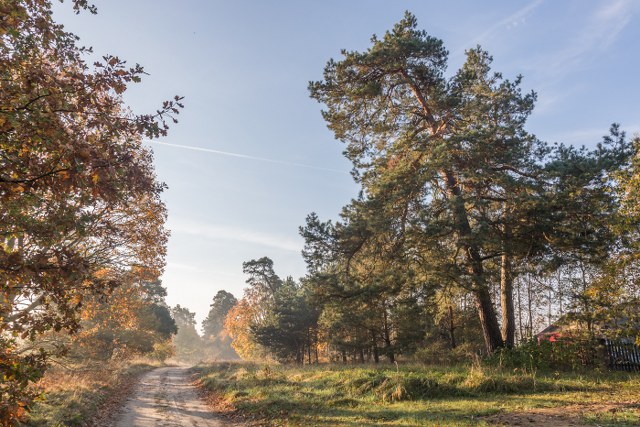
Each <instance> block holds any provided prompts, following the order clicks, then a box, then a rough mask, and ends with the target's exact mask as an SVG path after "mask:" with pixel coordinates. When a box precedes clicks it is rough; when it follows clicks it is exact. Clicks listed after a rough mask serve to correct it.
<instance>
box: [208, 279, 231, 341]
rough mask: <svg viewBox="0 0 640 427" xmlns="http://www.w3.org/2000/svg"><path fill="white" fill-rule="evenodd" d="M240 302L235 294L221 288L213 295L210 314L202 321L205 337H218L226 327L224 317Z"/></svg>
mask: <svg viewBox="0 0 640 427" xmlns="http://www.w3.org/2000/svg"><path fill="white" fill-rule="evenodd" d="M237 303H238V300H237V299H236V297H234V296H233V294H231V293H229V292H227V291H224V290H221V291H218V293H217V294H216V295H215V296H214V297H213V302H212V303H211V309H210V310H209V314H208V315H207V317H206V318H205V319H204V321H203V322H202V333H203V335H204V336H205V337H208V336H213V337H216V336H218V334H220V332H221V331H222V330H223V329H224V319H225V318H226V317H227V313H229V310H231V309H232V308H233V306H234V305H236V304H237Z"/></svg>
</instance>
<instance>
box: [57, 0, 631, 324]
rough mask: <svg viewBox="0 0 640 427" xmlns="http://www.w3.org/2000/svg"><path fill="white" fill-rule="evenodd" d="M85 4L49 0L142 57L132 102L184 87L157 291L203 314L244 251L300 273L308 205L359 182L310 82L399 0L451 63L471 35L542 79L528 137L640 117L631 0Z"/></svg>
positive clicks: (163, 167)
mask: <svg viewBox="0 0 640 427" xmlns="http://www.w3.org/2000/svg"><path fill="white" fill-rule="evenodd" d="M94 3H95V4H96V5H97V6H98V10H99V13H98V15H95V16H93V15H90V14H88V13H82V14H80V15H79V16H76V15H74V14H73V13H72V11H71V7H70V5H69V4H68V3H64V4H62V5H58V4H57V3H56V4H55V6H54V7H55V14H54V18H55V19H56V20H57V21H58V22H61V23H63V24H65V27H66V28H67V29H68V30H70V31H72V32H74V33H76V34H77V35H79V36H80V43H81V44H83V45H87V46H93V48H94V51H95V52H96V54H99V55H102V54H106V53H109V54H114V55H118V56H119V57H121V58H122V59H126V60H127V61H129V62H130V63H132V64H133V63H140V64H142V65H143V66H144V67H145V69H146V71H147V72H148V73H149V76H147V77H146V78H145V79H144V80H143V82H142V83H141V84H139V85H134V86H132V87H131V88H130V89H129V90H128V91H127V93H126V94H125V99H126V101H127V103H128V105H129V106H130V107H131V108H132V109H133V110H134V111H136V112H141V113H142V112H151V111H155V109H156V108H157V107H158V106H159V104H160V102H161V101H162V100H164V99H168V98H171V97H172V96H173V95H175V94H179V95H183V96H185V100H184V103H185V109H184V111H183V112H182V114H181V115H180V117H179V119H180V123H179V124H177V125H174V126H173V127H172V129H171V131H170V134H169V136H168V137H166V138H163V139H162V140H161V142H163V143H164V144H152V147H153V150H154V153H155V159H156V169H157V174H158V178H159V179H160V180H162V181H164V182H166V183H167V184H168V186H169V190H167V192H166V193H165V195H164V199H165V201H166V204H167V207H168V210H169V222H168V227H169V228H170V229H171V230H172V236H171V239H170V242H169V250H168V257H167V268H166V271H165V274H164V276H163V283H164V285H165V286H166V287H167V289H168V292H169V295H168V298H167V300H168V302H169V304H171V305H175V304H181V305H184V306H187V307H189V308H190V309H191V310H193V311H196V312H197V318H198V319H199V320H202V319H203V318H204V317H205V316H206V313H207V312H208V307H209V304H210V303H211V300H212V298H213V296H214V295H215V293H216V292H217V291H218V290H220V289H225V290H228V291H230V292H232V293H234V294H235V295H236V296H237V297H240V296H241V294H242V290H243V288H244V286H245V283H244V280H245V278H244V277H243V275H242V262H243V261H247V260H250V259H253V258H258V257H262V256H269V257H271V258H272V259H273V260H274V262H275V268H276V272H277V273H278V274H280V275H281V276H283V277H284V276H287V275H292V276H294V277H296V278H297V277H300V276H302V275H304V272H305V269H304V263H303V261H302V258H301V256H300V250H301V248H302V244H303V242H302V240H301V239H300V237H299V236H298V226H300V225H302V224H303V223H304V219H305V217H306V215H307V214H308V213H310V212H317V213H318V214H319V216H320V217H321V218H323V219H329V218H331V219H335V218H337V216H338V214H339V212H340V209H341V207H342V206H343V205H344V204H346V203H347V202H348V201H349V200H350V199H351V198H352V197H355V196H356V195H357V191H358V187H357V186H356V185H355V184H354V183H353V181H352V179H351V177H350V175H349V173H348V172H349V169H350V164H349V163H348V161H347V160H345V159H344V158H343V156H342V154H341V152H342V150H343V147H342V145H341V143H339V142H337V141H335V140H334V139H333V135H332V134H331V133H330V132H329V131H328V130H327V129H326V126H325V124H324V122H323V120H322V118H321V116H320V110H321V106H320V105H318V104H317V103H316V102H315V101H313V100H311V99H310V98H309V96H308V92H307V89H306V88H307V83H308V81H309V80H318V79H320V78H321V76H322V70H323V67H324V65H325V63H326V61H327V60H328V59H329V58H331V57H333V58H339V56H340V55H339V53H340V49H343V48H345V49H348V50H364V49H366V48H367V47H368V45H369V39H370V37H371V35H372V34H374V33H375V34H383V33H384V32H385V31H386V30H387V29H390V28H391V27H392V26H393V25H394V23H395V22H397V21H398V20H400V19H401V18H402V16H403V14H404V11H405V10H410V11H412V12H413V13H414V14H415V15H416V16H417V18H418V22H419V26H420V27H421V28H423V29H425V30H427V31H428V32H429V33H430V34H431V35H433V36H436V37H439V38H441V39H443V40H444V43H445V46H446V47H447V49H449V51H450V66H449V70H450V72H451V73H454V72H455V70H456V69H457V68H458V66H460V64H461V63H462V62H463V60H464V50H465V49H467V48H470V47H474V46H476V45H477V44H480V45H482V47H483V48H485V49H486V50H488V51H489V52H490V53H491V54H492V55H493V56H494V69H495V70H496V71H500V72H502V73H503V74H504V76H505V77H507V78H514V77H515V76H516V75H517V74H522V75H523V76H524V81H523V86H524V88H526V89H527V90H535V91H536V92H537V93H538V103H537V107H536V110H535V112H534V114H533V115H532V117H531V119H530V121H529V125H528V129H529V130H530V131H531V132H533V133H535V134H536V135H537V136H538V137H539V138H541V139H544V140H547V141H550V142H553V141H562V142H566V143H571V144H577V145H581V144H586V145H593V144H594V143H596V142H597V141H598V140H599V139H600V137H601V136H602V135H604V134H606V133H607V130H608V127H609V125H610V124H611V123H612V122H619V123H621V124H622V127H623V128H624V129H625V130H627V131H628V132H629V133H630V134H633V133H634V132H638V131H640V115H639V110H640V107H639V104H638V100H639V99H640V84H639V83H638V70H639V69H640V49H639V47H638V43H639V42H638V41H640V25H639V22H638V21H639V18H638V16H639V14H640V1H636V0H602V1H595V0H566V1H562V2H559V1H555V0H532V1H514V0H510V1H482V2H480V1H477V0H466V1H462V0H459V1H451V2H441V1H425V0H423V1H417V0H416V1H408V0H395V1H389V0H386V1H385V0H349V1H346V0H326V1H322V2H320V1H310V0H287V1H284V0H283V1H278V0H272V1H260V0H253V1H249V0H234V1H218V0H208V1H195V0H192V1H182V2H176V1H165V0H127V1H125V0H109V1H106V0H94ZM176 145H180V146H187V147H193V148H180V147H176Z"/></svg>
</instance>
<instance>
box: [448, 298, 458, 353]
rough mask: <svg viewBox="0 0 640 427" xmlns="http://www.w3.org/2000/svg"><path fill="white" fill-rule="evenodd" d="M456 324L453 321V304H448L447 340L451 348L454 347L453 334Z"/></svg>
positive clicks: (454, 337)
mask: <svg viewBox="0 0 640 427" xmlns="http://www.w3.org/2000/svg"><path fill="white" fill-rule="evenodd" d="M455 330H456V326H455V323H454V322H453V305H451V304H449V340H450V343H451V349H454V348H456V346H457V345H456V336H455Z"/></svg>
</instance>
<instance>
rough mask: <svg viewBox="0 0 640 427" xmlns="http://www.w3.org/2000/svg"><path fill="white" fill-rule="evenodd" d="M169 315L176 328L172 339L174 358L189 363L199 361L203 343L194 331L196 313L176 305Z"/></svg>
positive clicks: (201, 355)
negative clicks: (176, 330)
mask: <svg viewBox="0 0 640 427" xmlns="http://www.w3.org/2000/svg"><path fill="white" fill-rule="evenodd" d="M171 314H172V316H173V319H174V320H175V322H176V325H177V327H178V333H177V334H176V336H175V337H174V338H173V345H174V346H175V348H176V358H177V359H178V360H182V361H185V362H191V363H193V362H197V361H199V360H201V359H202V357H203V342H202V338H201V337H200V335H198V332H197V331H196V313H193V312H191V311H189V309H188V308H186V307H181V306H180V304H178V305H176V306H175V307H174V308H173V309H172V310H171Z"/></svg>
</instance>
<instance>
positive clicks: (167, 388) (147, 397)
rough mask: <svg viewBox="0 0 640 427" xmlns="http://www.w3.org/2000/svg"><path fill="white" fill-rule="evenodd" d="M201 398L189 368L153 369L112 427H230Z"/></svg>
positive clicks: (116, 417) (117, 416) (143, 377)
mask: <svg viewBox="0 0 640 427" xmlns="http://www.w3.org/2000/svg"><path fill="white" fill-rule="evenodd" d="M231 425H233V424H230V423H228V422H226V421H225V420H224V419H223V418H222V417H221V416H220V415H218V414H216V413H214V412H212V411H211V409H210V408H209V407H208V406H207V405H206V404H205V403H204V402H203V401H202V400H201V399H200V397H199V396H198V392H197V389H196V387H195V386H194V385H193V384H192V379H191V375H190V373H189V368H188V367H182V366H178V367H166V368H158V369H154V370H153V371H151V372H148V373H147V374H145V375H143V376H142V377H141V378H140V381H139V382H138V385H137V387H136V389H135V391H134V392H133V394H132V396H131V397H130V398H129V399H128V401H127V402H126V404H125V405H124V407H123V408H122V409H121V410H120V411H118V414H116V415H115V416H114V418H113V421H112V422H111V423H110V426H111V427H181V426H189V427H229V426H231Z"/></svg>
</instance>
